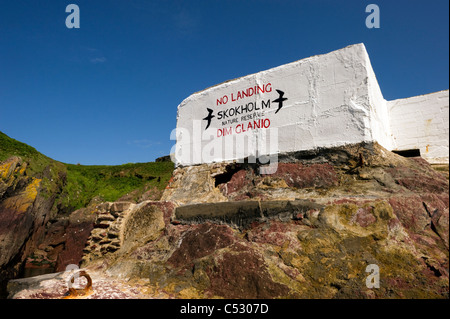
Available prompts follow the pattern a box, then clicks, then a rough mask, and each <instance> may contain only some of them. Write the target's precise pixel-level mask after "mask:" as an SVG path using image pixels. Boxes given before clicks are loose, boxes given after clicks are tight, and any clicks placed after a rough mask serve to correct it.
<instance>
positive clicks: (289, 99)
mask: <svg viewBox="0 0 450 319" xmlns="http://www.w3.org/2000/svg"><path fill="white" fill-rule="evenodd" d="M448 116H449V95H448V90H446V91H441V92H437V93H432V94H428V95H422V96H418V97H412V98H408V99H400V100H395V101H386V100H385V99H384V98H383V95H382V93H381V90H380V87H379V85H378V82H377V79H376V77H375V74H374V71H373V69H372V66H371V64H370V60H369V56H368V54H367V51H366V49H365V46H364V45H363V44H356V45H352V46H348V47H346V48H344V49H341V50H337V51H333V52H331V53H328V54H323V55H317V56H313V57H310V58H306V59H302V60H299V61H296V62H292V63H289V64H286V65H282V66H279V67H276V68H273V69H270V70H267V71H262V72H259V73H255V74H251V75H247V76H244V77H241V78H238V79H235V80H232V81H227V82H224V83H222V84H219V85H216V86H213V87H211V88H208V89H206V90H203V91H201V92H197V93H195V94H193V95H191V96H189V97H188V98H186V99H185V100H184V101H183V102H182V103H181V104H180V105H179V106H178V115H177V132H176V140H177V142H176V145H175V150H174V155H175V162H176V165H183V166H186V165H195V164H201V163H212V162H221V161H227V160H240V159H243V158H246V157H252V156H254V157H259V158H262V156H263V155H269V154H280V153H286V152H293V151H302V150H309V149H314V148H318V147H334V146H341V145H345V144H354V143H359V142H372V141H376V142H378V143H379V144H380V145H382V146H383V147H385V148H386V149H388V150H399V151H402V150H420V154H421V156H422V157H424V158H425V159H427V160H428V161H429V162H431V163H448V157H449V154H448V152H449V118H448Z"/></svg>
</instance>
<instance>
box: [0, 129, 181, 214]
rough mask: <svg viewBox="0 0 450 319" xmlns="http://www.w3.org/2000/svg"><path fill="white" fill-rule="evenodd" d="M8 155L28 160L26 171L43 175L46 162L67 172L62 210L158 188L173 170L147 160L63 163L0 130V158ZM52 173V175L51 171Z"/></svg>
mask: <svg viewBox="0 0 450 319" xmlns="http://www.w3.org/2000/svg"><path fill="white" fill-rule="evenodd" d="M11 156H19V157H21V158H22V159H23V160H24V161H26V162H27V163H28V168H27V174H29V175H30V176H40V177H41V176H42V172H43V171H44V169H45V168H46V167H47V166H48V165H54V167H55V168H57V170H55V169H53V170H52V172H55V171H56V172H55V175H54V176H52V178H53V177H56V176H58V175H56V173H57V171H58V170H59V171H63V172H65V173H66V175H67V179H66V184H65V186H64V188H63V191H62V193H61V194H60V196H59V198H58V200H57V204H58V206H59V209H60V210H62V211H67V212H69V211H72V210H75V209H78V208H81V207H85V206H86V205H87V204H89V202H90V201H91V200H92V199H93V198H94V197H98V196H99V197H101V198H102V199H103V200H106V201H115V200H117V199H118V198H120V197H121V196H123V195H125V194H128V193H130V192H131V191H133V190H140V191H141V192H143V191H144V190H145V189H149V188H157V189H159V190H162V189H164V188H165V186H166V185H167V182H168V181H169V179H170V177H171V175H172V171H173V163H171V162H158V163H155V162H149V163H135V164H124V165H117V166H85V165H72V164H63V163H59V162H57V161H54V160H53V159H51V158H49V157H47V156H45V155H43V154H41V153H39V152H38V151H37V150H36V149H34V148H33V147H31V146H29V145H27V144H24V143H22V142H19V141H16V140H14V139H12V138H10V137H8V136H7V135H5V134H4V133H2V132H0V161H4V160H6V159H7V158H9V157H11ZM52 175H53V174H52Z"/></svg>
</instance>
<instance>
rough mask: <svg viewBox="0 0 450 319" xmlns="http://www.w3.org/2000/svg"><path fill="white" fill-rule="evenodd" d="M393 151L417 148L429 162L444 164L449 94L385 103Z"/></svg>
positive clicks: (446, 144) (446, 154) (446, 92)
mask: <svg viewBox="0 0 450 319" xmlns="http://www.w3.org/2000/svg"><path fill="white" fill-rule="evenodd" d="M387 105H388V110H389V116H390V124H391V131H392V134H393V142H394V146H393V149H394V150H410V149H420V154H421V156H422V157H423V158H425V159H426V160H427V161H429V162H430V163H448V162H449V160H448V157H449V91H448V90H445V91H440V92H436V93H431V94H427V95H420V96H415V97H411V98H407V99H399V100H394V101H388V102H387Z"/></svg>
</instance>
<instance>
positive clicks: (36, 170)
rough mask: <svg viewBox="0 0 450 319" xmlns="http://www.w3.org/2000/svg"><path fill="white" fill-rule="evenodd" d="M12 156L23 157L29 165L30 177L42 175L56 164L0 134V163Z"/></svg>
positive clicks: (22, 144)
mask: <svg viewBox="0 0 450 319" xmlns="http://www.w3.org/2000/svg"><path fill="white" fill-rule="evenodd" d="M11 156H18V157H21V158H22V159H23V160H24V161H26V162H27V163H28V167H27V174H28V175H30V176H37V175H40V174H42V172H43V171H44V169H45V168H46V167H47V166H48V165H50V164H51V163H52V162H55V161H54V160H52V159H51V158H49V157H47V156H45V155H44V154H41V153H39V152H38V151H37V150H36V149H35V148H33V147H31V146H29V145H27V144H25V143H22V142H19V141H17V140H15V139H13V138H10V137H9V136H7V135H6V134H4V133H2V132H0V162H1V161H4V160H6V159H8V158H9V157H11Z"/></svg>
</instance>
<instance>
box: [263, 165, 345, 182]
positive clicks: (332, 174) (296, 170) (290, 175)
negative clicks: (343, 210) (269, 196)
mask: <svg viewBox="0 0 450 319" xmlns="http://www.w3.org/2000/svg"><path fill="white" fill-rule="evenodd" d="M270 176H271V177H272V178H275V177H279V178H282V179H284V181H285V182H286V184H287V185H288V186H290V187H296V188H308V187H319V188H328V187H332V186H337V185H338V184H339V182H338V180H339V179H338V175H337V173H336V171H335V170H334V168H333V166H331V165H330V164H328V163H325V164H312V165H310V166H306V165H303V164H300V163H278V168H277V171H276V173H274V174H272V175H270Z"/></svg>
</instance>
